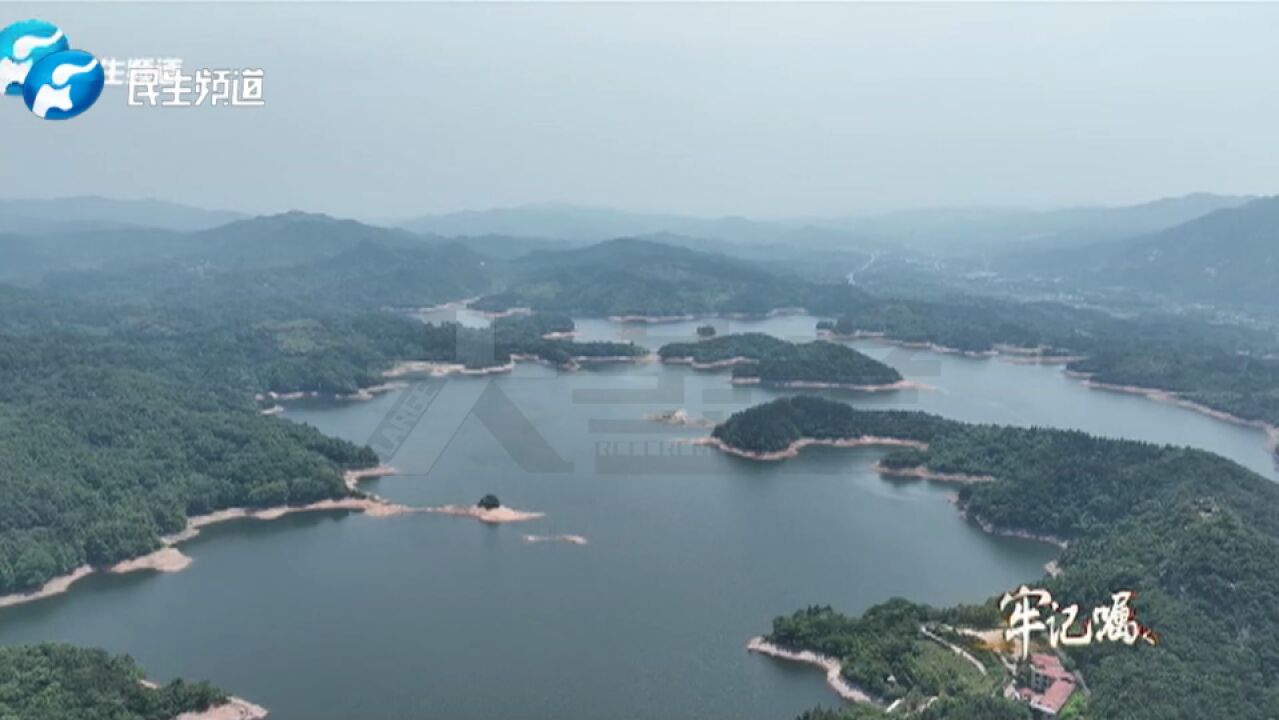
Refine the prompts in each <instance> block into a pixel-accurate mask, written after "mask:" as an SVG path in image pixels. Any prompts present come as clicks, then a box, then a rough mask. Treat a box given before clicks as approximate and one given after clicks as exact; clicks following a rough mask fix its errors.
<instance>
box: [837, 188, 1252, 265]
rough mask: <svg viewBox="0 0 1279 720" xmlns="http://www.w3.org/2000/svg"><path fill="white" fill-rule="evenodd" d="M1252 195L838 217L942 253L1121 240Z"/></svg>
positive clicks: (858, 228)
mask: <svg viewBox="0 0 1279 720" xmlns="http://www.w3.org/2000/svg"><path fill="white" fill-rule="evenodd" d="M1249 199H1250V198H1246V197H1240V196H1234V195H1212V194H1208V193H1197V194H1193V195H1185V196H1182V197H1175V198H1161V199H1159V200H1155V201H1152V202H1148V203H1142V204H1138V205H1124V206H1115V207H1076V208H1063V209H1058V210H1022V209H984V208H957V209H934V210H929V209H923V210H906V211H901V212H896V213H888V214H884V215H878V216H870V217H858V218H849V219H846V220H842V221H837V222H838V224H839V226H841V227H844V228H847V229H849V230H852V231H855V232H857V233H859V234H861V235H864V236H867V237H872V238H875V239H877V240H879V241H880V242H888V243H893V244H895V245H896V246H898V247H906V248H912V249H915V250H919V251H924V252H931V253H937V254H942V255H963V254H969V253H990V252H1014V253H1016V252H1022V251H1027V250H1031V251H1039V250H1044V249H1051V248H1068V247H1083V246H1087V245H1092V244H1096V243H1103V242H1111V241H1116V240H1123V239H1126V238H1131V237H1135V236H1139V235H1145V234H1148V233H1151V232H1155V231H1158V230H1163V229H1166V228H1170V227H1173V226H1175V225H1179V224H1181V223H1184V222H1186V221H1188V220H1192V219H1194V218H1197V217H1201V216H1203V215H1206V214H1208V213H1211V212H1214V211H1216V210H1221V209H1224V208H1233V207H1238V206H1240V205H1242V204H1244V203H1245V202H1247V201H1248V200H1249Z"/></svg>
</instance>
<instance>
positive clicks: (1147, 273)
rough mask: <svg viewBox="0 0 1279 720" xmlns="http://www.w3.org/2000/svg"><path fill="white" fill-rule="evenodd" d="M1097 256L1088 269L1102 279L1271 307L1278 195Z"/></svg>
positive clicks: (1278, 270) (1277, 258)
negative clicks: (1094, 262)
mask: <svg viewBox="0 0 1279 720" xmlns="http://www.w3.org/2000/svg"><path fill="white" fill-rule="evenodd" d="M1097 260H1098V262H1097V264H1095V265H1093V266H1092V267H1091V268H1090V270H1091V272H1092V274H1094V275H1096V276H1097V277H1098V278H1100V279H1102V280H1104V281H1106V282H1110V283H1114V284H1120V285H1124V286H1128V287H1133V288H1138V289H1142V290H1149V291H1152V292H1156V293H1160V294H1162V295H1167V296H1168V297H1172V298H1177V299H1181V300H1188V301H1194V302H1202V303H1209V304H1219V305H1267V306H1270V307H1273V306H1274V304H1275V292H1276V287H1279V197H1271V198H1264V199H1261V200H1255V201H1253V202H1251V203H1248V204H1247V205H1244V206H1242V207H1239V208H1235V209H1230V210H1220V211H1218V212H1214V213H1211V214H1209V215H1206V216H1204V217H1202V218H1199V219H1197V220H1192V221H1190V222H1188V223H1184V224H1182V225H1178V226H1177V227H1174V228H1170V229H1168V230H1164V231H1163V232H1159V233H1155V234H1152V235H1149V236H1147V237H1143V238H1140V239H1138V240H1134V241H1132V242H1128V243H1124V244H1123V245H1122V246H1121V247H1116V248H1114V249H1113V251H1112V252H1110V253H1107V254H1104V255H1101V256H1099V257H1098V258H1097Z"/></svg>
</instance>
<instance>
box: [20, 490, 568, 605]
mask: <svg viewBox="0 0 1279 720" xmlns="http://www.w3.org/2000/svg"><path fill="white" fill-rule="evenodd" d="M398 472H399V471H398V470H396V469H395V468H393V467H390V466H388V465H377V466H373V467H368V468H362V469H356V470H347V471H346V472H344V473H343V476H342V478H343V483H344V484H345V486H346V489H347V490H348V491H349V492H351V493H355V494H353V495H350V496H347V497H343V498H329V499H325V500H318V501H316V502H313V503H308V504H306V505H277V506H273V507H266V508H243V507H233V508H224V509H222V510H216V511H214V512H211V513H206V514H204V515H197V516H193V517H190V518H187V522H186V527H185V528H184V529H183V530H182V531H180V532H177V533H174V534H171V535H165V536H163V537H162V538H161V543H162V544H163V547H161V548H160V549H158V550H155V551H153V552H150V553H147V554H145V555H139V556H137V557H133V558H128V559H126V560H122V561H120V562H118V563H115V564H113V565H110V566H108V567H94V566H92V565H87V564H86V565H81V566H80V567H77V568H76V569H74V570H73V571H71V572H70V573H67V574H65V575H60V576H57V577H54V578H52V579H50V580H49V581H47V582H46V583H45V584H44V585H43V586H41V587H40V588H37V589H35V590H32V591H29V592H25V593H12V594H10V595H5V596H0V609H3V608H7V607H13V606H15V605H24V604H26V603H30V602H35V601H37V600H43V599H45V598H49V597H54V596H56V595H61V594H62V593H65V592H67V591H68V590H70V589H71V587H72V586H73V585H74V584H75V583H76V582H78V581H80V580H83V579H84V578H86V577H89V576H90V575H93V574H95V573H98V572H107V573H111V574H114V575H124V574H128V573H133V572H142V571H153V572H180V571H182V570H185V569H186V568H187V567H189V566H190V565H191V562H192V561H191V558H190V557H188V556H187V555H185V554H184V553H183V552H182V551H181V550H179V549H178V548H177V546H178V545H180V544H182V543H184V542H186V541H188V540H191V539H193V538H195V537H196V536H198V535H199V534H200V531H201V530H202V529H204V528H206V527H209V526H211V525H217V524H220V523H224V522H229V521H232V520H244V519H248V520H261V521H270V520H277V519H279V518H282V517H284V516H286V515H293V514H297V513H308V512H342V511H346V512H356V513H362V514H364V515H368V516H369V517H373V518H386V517H395V516H398V515H406V514H412V513H424V514H438V515H453V516H459V517H469V518H473V519H475V520H478V521H480V522H482V523H485V524H488V525H500V524H506V523H517V522H527V521H530V520H538V519H541V518H544V517H546V514H545V513H540V512H529V511H524V510H516V509H513V508H508V507H504V506H503V507H497V508H492V509H485V508H480V507H477V506H466V505H441V506H435V507H411V506H408V505H402V504H399V503H393V502H390V501H387V500H385V499H383V498H381V497H379V496H377V495H373V494H369V493H363V492H361V491H360V490H359V484H360V483H361V482H363V481H364V480H367V479H371V478H379V477H387V476H390V475H395V474H396V473H398ZM565 537H568V536H565ZM573 537H577V536H573Z"/></svg>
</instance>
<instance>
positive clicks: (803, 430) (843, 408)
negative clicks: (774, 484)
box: [712, 395, 957, 452]
mask: <svg viewBox="0 0 1279 720" xmlns="http://www.w3.org/2000/svg"><path fill="white" fill-rule="evenodd" d="M956 425H957V423H955V422H954V421H953V420H946V419H945V418H940V417H937V416H936V415H929V414H928V413H923V412H918V411H914V410H876V411H867V410H857V409H854V408H853V407H852V406H850V405H847V404H844V403H839V402H831V401H829V400H824V399H822V398H819V397H813V396H809V395H799V396H796V397H784V398H778V399H776V400H773V401H771V402H767V403H764V404H762V405H756V406H755V407H752V408H748V409H746V410H743V411H741V412H738V413H734V414H733V415H732V416H731V417H729V418H728V419H727V420H725V421H724V422H722V423H720V424H719V425H717V426H715V429H714V430H713V431H712V435H713V436H714V437H716V438H718V439H719V440H721V441H723V442H724V443H726V444H728V445H731V446H732V447H734V448H737V449H739V450H745V451H749V452H775V451H777V450H782V449H784V448H786V447H787V446H789V445H790V444H791V443H793V442H795V441H796V440H799V439H801V438H813V439H820V440H835V439H841V438H857V437H861V436H863V435H873V436H877V437H891V438H898V439H903V440H917V441H920V442H930V441H932V440H933V438H935V437H937V436H938V435H939V434H941V433H945V432H948V431H951V430H953V428H954V427H955V426H956Z"/></svg>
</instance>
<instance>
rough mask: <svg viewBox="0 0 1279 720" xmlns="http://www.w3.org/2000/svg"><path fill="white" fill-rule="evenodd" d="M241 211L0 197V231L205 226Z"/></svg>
mask: <svg viewBox="0 0 1279 720" xmlns="http://www.w3.org/2000/svg"><path fill="white" fill-rule="evenodd" d="M243 217H245V215H244V214H243V213H237V212H230V211H225V210H207V209H204V208H198V207H193V206H190V205H182V204H179V203H172V202H166V201H163V200H151V199H146V200H116V199H112V198H104V197H95V196H81V197H67V198H52V199H8V200H5V199H0V232H8V233H19V234H30V233H46V232H66V231H77V230H90V229H93V230H97V229H103V228H120V227H121V226H126V227H127V226H134V227H149V228H160V229H163V230H178V231H193V230H205V229H208V228H211V227H216V226H218V225H224V224H226V223H229V222H232V221H235V220H239V219H241V218H243Z"/></svg>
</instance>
